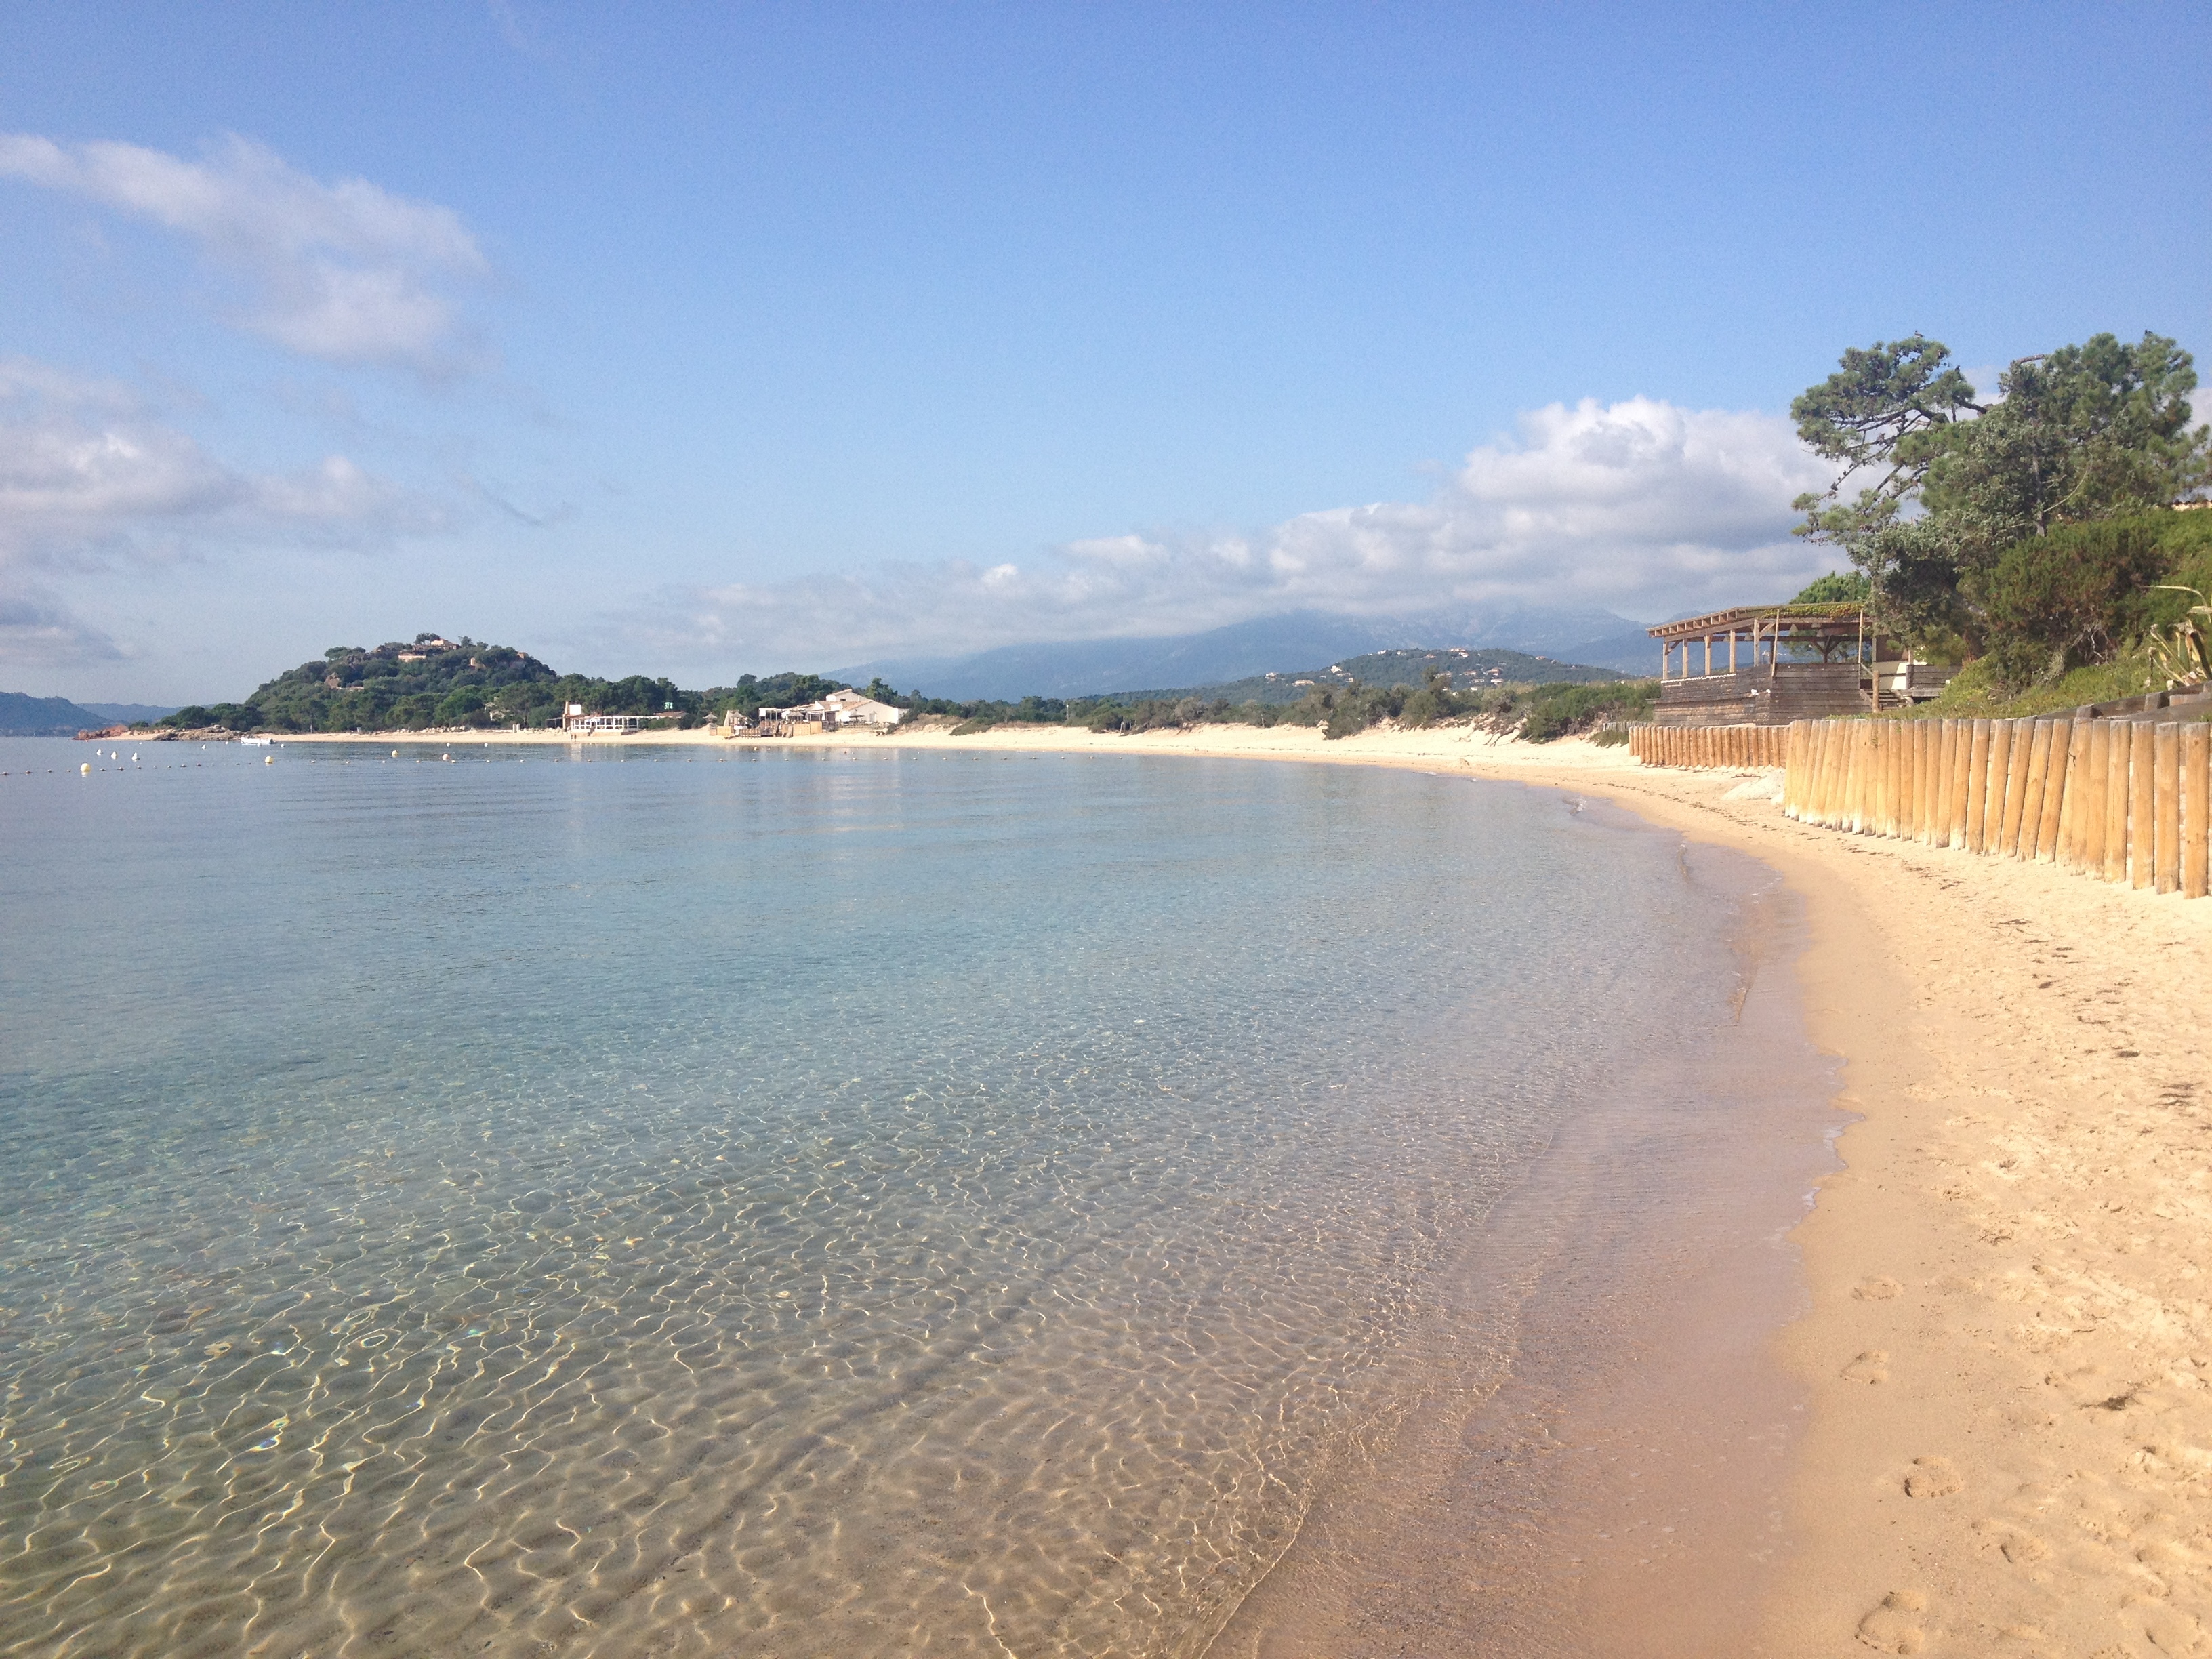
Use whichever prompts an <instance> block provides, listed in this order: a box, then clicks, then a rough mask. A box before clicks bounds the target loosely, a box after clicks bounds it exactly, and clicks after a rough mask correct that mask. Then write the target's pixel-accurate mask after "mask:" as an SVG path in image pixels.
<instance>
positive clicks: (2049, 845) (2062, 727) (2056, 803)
mask: <svg viewBox="0 0 2212 1659" xmlns="http://www.w3.org/2000/svg"><path fill="white" fill-rule="evenodd" d="M2045 723H2046V724H2047V725H2049V726H2050V727H2051V757H2050V758H2049V759H2048V760H2046V761H2045V763H2044V769H2043V827H2042V828H2041V829H2039V831H2038V832H2037V834H2036V837H2035V856H2036V857H2037V859H2039V860H2042V861H2044V862H2045V863H2047V862H2049V861H2050V860H2051V858H2052V857H2053V856H2054V855H2055V854H2057V851H2058V811H2059V808H2060V807H2062V806H2063V805H2065V804H2066V761H2067V755H2068V749H2067V738H2068V736H2069V727H2071V726H2072V725H2073V724H2074V723H2073V721H2071V720H2051V721H2047V722H2045Z"/></svg>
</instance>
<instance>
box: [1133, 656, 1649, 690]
mask: <svg viewBox="0 0 2212 1659" xmlns="http://www.w3.org/2000/svg"><path fill="white" fill-rule="evenodd" d="M1437 671H1442V672H1443V674H1444V675H1445V676H1447V677H1448V678H1449V685H1450V689H1451V690H1454V691H1475V690H1481V689H1482V688H1483V687H1484V686H1486V685H1499V684H1515V685H1551V684H1560V683H1565V684H1572V685H1589V684H1603V683H1605V682H1606V681H1608V680H1619V679H1625V678H1629V677H1628V676H1626V675H1625V674H1623V673H1622V672H1621V671H1620V670H1619V669H1616V668H1598V667H1594V666H1592V665H1589V664H1587V663H1567V662H1554V661H1553V660H1552V659H1551V658H1549V657H1537V656H1531V655H1529V654H1528V653H1527V652H1525V651H1483V650H1477V649H1475V648H1474V647H1468V646H1439V647H1437V648H1436V649H1435V650H1433V651H1425V650H1423V649H1421V648H1420V647H1419V646H1413V647H1405V648H1401V649H1399V650H1395V651H1373V652H1369V653H1365V654H1364V655H1361V656H1357V657H1339V658H1338V659H1336V660H1335V661H1334V662H1333V663H1331V664H1329V665H1328V666H1327V667H1326V668H1304V669H1291V670H1289V671H1285V672H1282V673H1275V672H1269V673H1266V674H1255V675H1252V676H1250V677H1249V678H1245V679H1241V680H1228V681H1225V682H1223V683H1221V684H1214V685H1180V686H1172V687H1164V688H1159V689H1155V690H1144V691H1137V692H1125V693H1123V694H1121V695H1123V696H1133V697H1140V698H1145V699H1147V700H1150V701H1152V702H1168V701H1171V700H1176V699H1180V698H1183V697H1196V698H1198V699H1200V701H1201V702H1213V701H1214V700H1215V699H1216V698H1224V699H1226V700H1227V701H1228V702H1231V703H1232V704H1233V703H1247V702H1272V703H1292V702H1297V701H1298V700H1299V699H1300V698H1302V697H1304V696H1305V695H1306V693H1307V692H1308V691H1309V690H1311V689H1312V688H1314V687H1315V686H1324V685H1325V686H1347V685H1350V684H1352V682H1354V681H1355V680H1356V681H1358V683H1359V684H1362V685H1411V686H1419V685H1422V684H1426V682H1427V680H1428V677H1429V676H1430V675H1431V674H1432V673H1435V672H1437Z"/></svg>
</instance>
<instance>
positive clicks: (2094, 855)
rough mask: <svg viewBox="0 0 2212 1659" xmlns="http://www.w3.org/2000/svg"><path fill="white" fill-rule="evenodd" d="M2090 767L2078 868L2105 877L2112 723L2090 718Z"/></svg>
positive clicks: (2083, 794)
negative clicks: (2106, 808)
mask: <svg viewBox="0 0 2212 1659" xmlns="http://www.w3.org/2000/svg"><path fill="white" fill-rule="evenodd" d="M2086 724H2087V726H2088V728H2089V732H2088V738H2089V769H2088V770H2087V772H2086V773H2084V774H2083V775H2082V777H2081V846H2080V848H2079V853H2080V862H2079V865H2078V867H2079V868H2080V869H2081V870H2082V871H2084V872H2086V873H2087V874H2089V875H2092V876H2095V877H2098V878H2100V879H2101V878H2103V876H2104V873H2105V835H2106V827H2105V801H2106V791H2107V789H2108V788H2109V787H2110V784H2111V781H2112V772H2111V769H2112V722H2111V721H2110V720H2090V721H2087V722H2086Z"/></svg>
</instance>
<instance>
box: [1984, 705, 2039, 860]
mask: <svg viewBox="0 0 2212 1659" xmlns="http://www.w3.org/2000/svg"><path fill="white" fill-rule="evenodd" d="M2005 726H2006V727H2007V729H2008V730H2009V731H2010V732H2011V733H2012V736H2011V738H2010V739H2009V740H2008V741H2009V743H2010V745H2011V747H2010V752H2009V753H2008V755H2007V757H2006V758H2005V798H2004V817H2003V819H2002V821H2001V822H2000V823H1999V824H1998V826H1997V834H1996V842H1995V843H1994V844H1993V845H1992V846H1991V848H1990V851H1992V852H1994V853H1995V854H1997V856H1998V857H2000V858H2010V857H2012V855H2013V849H2014V848H2016V847H2018V846H2019V845H2020V811H2021V802H2022V801H2024V800H2025V799H2027V757H2028V752H2029V750H2031V749H2032V748H2033V746H2034V745H2033V738H2034V736H2035V732H2034V730H2033V727H2031V726H2029V725H2028V723H2027V721H2026V720H2007V721H2006V722H2005Z"/></svg>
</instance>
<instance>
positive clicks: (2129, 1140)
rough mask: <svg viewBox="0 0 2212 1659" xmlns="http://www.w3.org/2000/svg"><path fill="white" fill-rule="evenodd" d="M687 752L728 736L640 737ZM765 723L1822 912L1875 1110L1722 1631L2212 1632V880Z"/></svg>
mask: <svg viewBox="0 0 2212 1659" xmlns="http://www.w3.org/2000/svg"><path fill="white" fill-rule="evenodd" d="M702 739H703V740H705V741H710V742H720V740H719V739H714V738H707V737H706V736H705V734H702V733H694V732H684V733H671V734H669V735H667V736H666V737H656V738H652V739H646V740H644V741H650V742H653V743H655V744H659V743H666V742H677V743H682V742H695V743H696V742H699V741H702ZM553 740H554V741H557V740H558V739H553ZM457 741H465V740H459V739H457ZM474 741H476V742H479V743H480V742H481V741H482V739H481V738H479V739H476V740H474ZM538 741H544V739H538ZM599 741H606V740H604V739H602V740H599ZM620 741H623V742H625V743H634V742H638V741H641V740H640V739H634V738H633V739H622V740H620ZM783 741H785V742H786V743H787V744H818V745H826V746H829V747H838V748H860V747H863V746H865V747H878V746H885V745H896V746H900V747H907V746H913V747H932V748H952V747H959V748H973V749H979V750H994V751H1004V752H1006V753H1009V754H1011V753H1015V752H1019V751H1023V750H1079V751H1092V752H1111V753H1129V752H1146V753H1170V754H1194V755H1220V756H1240V757H1272V758H1279V759H1297V760H1306V761H1321V762H1328V763H1336V764H1366V765H1377V764H1379V765H1395V766H1406V767H1413V768H1418V769H1423V770H1429V771H1437V772H1444V773H1455V774H1459V775H1479V776H1485V777H1498V778H1508V779H1516V780H1520V781H1526V782H1528V783H1532V784H1547V785H1556V786H1561V787H1570V788H1573V789H1576V790H1579V791H1582V792H1584V793H1589V794H1592V795H1597V796H1602V797H1605V798H1607V799H1612V800H1614V801H1616V802H1618V803H1619V804H1620V805H1623V806H1626V807H1628V808H1630V809H1632V810H1633V811H1637V812H1638V813H1640V814H1641V815H1643V816H1644V817H1646V818H1648V819H1650V820H1651V821H1653V822H1656V823H1661V824H1664V825H1667V826H1669V827H1671V828H1674V829H1679V830H1680V831H1681V832H1683V833H1684V834H1686V835H1688V836H1692V837H1693V838H1697V839H1701V840H1710V841H1713V842H1721V843H1724V844H1727V845H1730V846H1734V847H1736V848H1741V849H1743V850H1746V851H1747V852H1750V853H1752V854H1755V855H1756V856H1758V857H1759V858H1761V859H1764V860H1766V861H1767V862H1768V863H1770V864H1771V865H1772V866H1775V867H1776V868H1777V869H1778V870H1780V871H1781V872H1783V874H1784V878H1786V879H1787V880H1788V881H1789V883H1790V884H1791V885H1792V886H1793V887H1794V888H1795V889H1796V890H1798V891H1799V892H1800V893H1802V896H1804V899H1805V901H1806V903H1807V906H1808V921H1809V927H1810V930H1811V934H1812V940H1813V944H1812V948H1811V949H1810V950H1809V951H1807V952H1806V954H1805V956H1804V957H1802V960H1801V963H1800V968H1799V971H1800V973H1801V975H1802V981H1803V986H1804V990H1805V994H1806V997H1807V1001H1808V1014H1809V1018H1810V1024H1811V1029H1812V1031H1813V1034H1814V1037H1815V1039H1816V1040H1817V1041H1818V1042H1820V1043H1821V1045H1822V1046H1823V1047H1824V1048H1828V1049H1830V1050H1832V1052H1834V1053H1835V1054H1838V1055H1840V1056H1841V1057H1842V1059H1843V1061H1844V1066H1843V1071H1842V1080H1843V1089H1844V1104H1845V1105H1846V1106H1847V1107H1848V1108H1849V1109H1850V1110H1851V1111H1853V1112H1855V1113H1857V1114H1858V1115H1859V1116H1858V1120H1857V1121H1856V1122H1855V1123H1853V1125H1852V1126H1851V1127H1850V1128H1849V1129H1848V1130H1847V1131H1846V1132H1845V1133H1844V1136H1843V1138H1842V1139H1841V1141H1840V1143H1839V1146H1838V1150H1839V1152H1840V1153H1841V1157H1842V1159H1843V1163H1844V1169H1843V1170H1841V1171H1840V1172H1839V1173H1838V1174H1836V1175H1834V1176H1832V1177H1830V1178H1829V1179H1828V1180H1826V1182H1824V1183H1823V1185H1822V1187H1821V1189H1820V1194H1819V1198H1818V1201H1817V1203H1816V1205H1815V1206H1814V1209H1813V1211H1812V1212H1811V1214H1810V1216H1809V1218H1808V1219H1807V1220H1806V1221H1805V1223H1804V1224H1803V1225H1802V1226H1800V1227H1799V1228H1798V1230H1797V1231H1796V1242H1797V1243H1798V1245H1799V1246H1800V1248H1801V1249H1802V1254H1803V1261H1804V1267H1805V1273H1806V1277H1807V1280H1808V1291H1809V1312H1808V1314H1807V1315H1806V1316H1804V1317H1803V1318H1802V1319H1800V1320H1798V1321H1797V1322H1795V1323H1794V1324H1792V1325H1790V1326H1789V1327H1788V1328H1786V1329H1784V1331H1783V1332H1782V1333H1781V1334H1780V1335H1779V1336H1778V1339H1777V1343H1778V1353H1779V1357H1780V1358H1781V1359H1782V1361H1783V1363H1784V1364H1785V1365H1786V1366H1787V1367H1788V1368H1789V1369H1790V1371H1791V1372H1792V1373H1793V1374H1794V1375H1795V1376H1796V1377H1797V1378H1798V1379H1799V1380H1800V1381H1801V1382H1802V1385H1803V1386H1804V1388H1805V1389H1806V1390H1807V1392H1808V1399H1809V1413H1808V1423H1807V1425H1806V1427H1805V1429H1804V1431H1803V1432H1802V1436H1801V1437H1800V1439H1799V1443H1798V1449H1797V1455H1796V1467H1795V1469H1794V1472H1793V1474H1792V1475H1791V1477H1790V1479H1791V1488H1792V1499H1791V1507H1792V1514H1791V1517H1790V1520H1791V1535H1792V1546H1793V1547H1792V1553H1791V1556H1790V1560H1789V1562H1788V1565H1786V1566H1785V1567H1784V1570H1783V1571H1781V1572H1780V1573H1779V1574H1778V1577H1777V1583H1776V1588H1775V1590H1774V1593H1773V1594H1772V1595H1771V1598H1770V1600H1769V1602H1768V1605H1767V1607H1766V1613H1765V1627H1764V1629H1763V1630H1761V1631H1760V1632H1757V1633H1755V1634H1754V1633H1753V1632H1745V1633H1744V1634H1743V1636H1742V1637H1741V1638H1740V1645H1737V1646H1736V1647H1735V1650H1737V1651H1743V1652H1749V1653H1757V1654H1775V1655H1798V1654H1805V1655H1820V1654H1837V1655H1842V1654H1850V1653H1854V1652H1857V1653H1863V1652H1865V1651H1866V1650H1869V1648H1871V1649H1873V1650H1876V1651H1881V1652H1890V1653H1916V1652H1925V1653H1957V1654H1983V1653H1989V1654H2018V1655H2023V1656H2026V1655H2048V1656H2059V1655H2066V1656H2078V1659H2114V1656H2121V1655H2140V1656H2153V1655H2162V1654H2176V1653H2197V1652H2203V1653H2207V1654H2212V1306H2208V1296H2212V1279H2208V1277H2207V1273H2206V1270H2207V1267H2208V1265H2212V1182H2208V1168H2212V1066H2208V1064H2207V1058H2208V1056H2207V1048H2208V1042H2207V1036H2206V1031H2207V1021H2206V1020H2205V1019H2204V1018H2203V1014H2202V1012H2201V1011H2203V1010H2204V1009H2205V1008H2206V1007H2207V1006H2208V1000H2212V975H2208V969H2212V901H2199V902H2190V901H2185V900H2182V899H2179V898H2178V897H2173V896H2166V897H2156V896H2151V895H2148V894H2144V893H2139V892H2135V891H2132V890H2125V889H2120V888H2114V887H2111V886H2107V885H2105V884H2100V883H2096V882H2092V881H2088V880H2087V879H2084V878H2078V877H2074V876H2069V875H2063V874H2060V873H2059V872H2056V871H2055V870H2053V869H2051V868H2050V867H2049V866H2038V865H2025V866H2023V865H2020V864H2015V863H2012V862H2009V861H2006V860H1997V859H1990V858H1984V857H1978V856H1975V855H1973V854H1967V853H1964V852H1951V851H1935V850H1930V849H1927V848H1919V847H1917V846H1911V845H1907V844H1905V843H1902V842H1886V841H1875V840H1872V839H1868V838H1863V837H1855V836H1845V835H1843V834H1839V833H1838V832H1835V831H1832V830H1825V829H1809V828H1807V827H1804V826H1802V825H1799V824H1797V823H1792V822H1791V821H1790V820H1789V819H1787V818H1785V817H1783V816H1782V814H1781V812H1780V811H1779V810H1778V808H1777V807H1776V806H1775V805H1774V804H1773V801H1772V798H1771V797H1772V790H1771V782H1772V781H1773V780H1774V779H1775V778H1776V777H1777V776H1778V775H1775V774H1766V775H1753V774H1727V773H1684V772H1674V771H1663V770H1650V769H1643V768H1640V767H1638V766H1636V765H1635V764H1634V763H1632V762H1630V761H1629V760H1628V759H1627V758H1626V754H1625V751H1623V750H1619V749H1597V748H1594V747H1592V746H1591V745H1589V744H1584V743H1581V742H1575V741H1570V742H1565V743H1560V744H1547V745H1541V746H1533V745H1525V744H1516V743H1510V742H1500V741H1495V740H1491V739H1487V738H1483V737H1480V736H1471V735H1470V734H1468V732H1464V731H1462V730H1444V731H1437V732H1402V733H1401V732H1370V733H1369V734H1367V735H1365V736H1364V737H1360V738H1348V739H1346V740H1343V741H1341V742H1337V743H1326V744H1325V743H1323V742H1322V740H1321V739H1320V738H1319V735H1318V733H1317V732H1314V731H1311V730H1310V729H1306V728H1297V727H1276V728H1273V729H1272V730H1269V731H1264V732H1263V731H1259V730H1255V729H1251V728H1245V727H1219V726H1216V727H1206V728H1201V729H1200V731H1198V732H1190V733H1174V734H1162V733H1156V734H1148V735H1146V736H1142V737H1135V738H1125V737H1092V736H1090V735H1089V734H1087V733H1085V732H1072V731H1068V730H1066V729H1065V728H1029V729H1002V730H1000V731H998V732H987V733H982V734H978V735H975V736H972V737H969V738H949V737H946V736H944V735H942V734H941V733H929V732H918V733H913V734H903V735H899V736H895V737H862V738H846V737H835V738H800V739H787V740H783ZM1655 1635H1656V1632H1655ZM1605 1645H1608V1644H1604V1643H1594V1644H1593V1647H1594V1648H1595V1647H1601V1646H1605ZM1649 1645H1650V1647H1651V1648H1654V1649H1660V1648H1664V1647H1666V1646H1668V1644H1666V1643H1665V1642H1664V1641H1663V1640H1654V1641H1653V1642H1651V1643H1650V1644H1649ZM1626 1650H1638V1648H1637V1644H1635V1642H1634V1641H1633V1639H1632V1638H1631V1639H1630V1640H1629V1641H1628V1644H1627V1647H1626Z"/></svg>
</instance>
